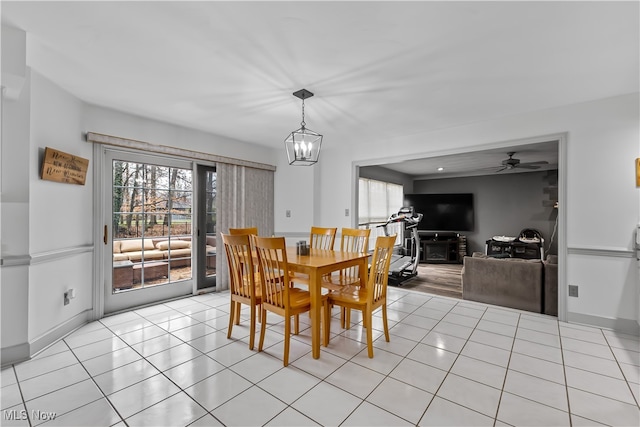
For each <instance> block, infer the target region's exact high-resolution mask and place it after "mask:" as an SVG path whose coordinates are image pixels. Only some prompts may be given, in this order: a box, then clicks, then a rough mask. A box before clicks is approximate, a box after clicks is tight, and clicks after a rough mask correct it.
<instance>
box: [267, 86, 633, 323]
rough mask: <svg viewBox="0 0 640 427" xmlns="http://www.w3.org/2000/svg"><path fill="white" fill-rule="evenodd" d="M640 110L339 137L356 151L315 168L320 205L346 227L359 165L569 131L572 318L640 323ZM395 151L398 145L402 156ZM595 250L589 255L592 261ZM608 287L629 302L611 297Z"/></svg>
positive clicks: (596, 108) (629, 101)
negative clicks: (636, 244)
mask: <svg viewBox="0 0 640 427" xmlns="http://www.w3.org/2000/svg"><path fill="white" fill-rule="evenodd" d="M638 105H639V97H638V94H637V93H635V94H630V95H623V96H618V97H613V98H607V99H601V100H596V101H592V102H585V103H581V104H575V105H569V106H565V107H559V108H553V109H548V110H543V111H537V112H532V113H528V114H519V115H514V116H510V117H505V118H502V119H499V120H491V121H485V122H481V123H474V124H469V125H466V126H459V127H455V128H450V129H442V130H438V131H434V132H430V133H425V134H423V135H421V136H416V135H411V136H401V135H399V136H397V137H395V138H394V139H392V140H385V141H376V142H372V141H349V144H346V143H345V142H344V141H335V142H333V143H332V146H334V147H341V148H344V147H347V148H346V150H347V153H345V152H344V150H338V149H335V148H334V149H331V148H327V149H326V150H323V153H322V161H321V162H320V163H319V164H318V165H316V166H315V167H316V168H320V176H321V181H322V185H321V188H320V192H319V197H318V198H317V199H316V200H317V203H318V204H319V209H320V216H319V218H318V220H319V221H320V222H322V223H325V224H335V225H336V226H343V224H345V222H346V221H345V220H344V216H343V211H344V207H345V206H348V205H349V203H350V201H351V198H352V195H353V192H354V190H353V186H351V185H349V183H350V182H352V180H353V175H354V174H353V169H354V168H353V167H352V161H353V162H354V163H355V164H360V165H373V164H383V163H386V162H393V161H398V160H404V159H411V158H417V157H429V156H436V155H442V154H449V153H453V152H462V151H474V150H478V149H480V147H483V148H489V147H491V146H495V145H496V144H498V143H502V142H504V141H512V140H518V139H523V138H533V137H537V136H541V135H549V134H557V133H563V132H567V133H568V141H567V154H568V165H567V170H566V173H567V206H566V207H565V208H566V213H567V230H566V235H567V247H568V255H567V265H566V268H567V274H566V278H565V280H566V281H567V282H568V283H570V284H577V285H579V286H580V296H579V297H578V298H572V299H571V300H570V301H569V304H568V309H569V312H570V313H577V314H579V315H581V316H583V317H582V319H585V320H588V319H589V318H592V320H593V321H594V322H597V321H603V322H604V321H606V320H607V319H622V320H633V322H634V323H635V324H636V325H637V324H638V311H639V309H638V295H637V292H638V290H637V287H638V269H637V268H635V263H636V260H635V258H634V257H633V256H632V252H633V246H632V241H633V232H634V230H635V227H636V224H637V223H638V215H639V210H638V206H639V198H640V196H639V193H638V189H637V188H636V187H635V175H634V169H633V161H634V159H635V158H636V157H639V151H640V149H639V148H640V147H639V144H638V141H639V140H640V125H639V122H638V120H639V119H638V117H639V116H640V114H639V108H638ZM326 145H327V146H328V145H329V144H326ZM389 147H393V151H392V152H390V150H389ZM281 173H282V174H283V175H286V176H283V177H282V179H281V180H280V181H279V182H280V183H285V185H289V183H290V182H291V181H292V180H293V179H294V178H293V177H294V174H295V171H293V170H292V169H287V170H283V171H281ZM278 194H279V197H283V195H285V194H287V188H279V189H278ZM341 214H342V215H341ZM284 231H287V230H286V229H285V230H284ZM585 251H587V252H589V254H588V255H584V254H583V253H584V252H585ZM583 256H589V257H590V258H592V259H593V260H594V262H591V263H587V265H586V266H585V265H584V263H582V262H581V257H583ZM620 259H622V261H620ZM632 266H633V267H634V268H631V267H632ZM585 268H586V270H585ZM603 275H604V277H609V278H610V279H608V280H607V281H606V283H603V282H602V280H601V278H602V277H603ZM560 280H563V279H562V278H560ZM630 283H631V284H630ZM604 287H606V288H607V289H609V291H610V294H611V295H619V297H616V298H605V299H603V298H601V295H602V292H601V291H602V289H603V288H604ZM595 307H598V308H597V310H596V309H595Z"/></svg>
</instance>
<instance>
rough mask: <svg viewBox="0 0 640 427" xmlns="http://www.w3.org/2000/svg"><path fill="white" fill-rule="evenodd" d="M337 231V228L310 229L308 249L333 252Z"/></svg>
mask: <svg viewBox="0 0 640 427" xmlns="http://www.w3.org/2000/svg"><path fill="white" fill-rule="evenodd" d="M337 230H338V229H337V228H326V227H311V234H310V236H309V247H310V248H316V249H322V250H333V245H334V243H335V241H336V231H337Z"/></svg>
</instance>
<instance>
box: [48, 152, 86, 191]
mask: <svg viewBox="0 0 640 427" xmlns="http://www.w3.org/2000/svg"><path fill="white" fill-rule="evenodd" d="M88 168H89V160H88V159H84V158H82V157H78V156H74V155H72V154H68V153H64V152H62V151H58V150H54V149H53V148H49V147H46V148H45V149H44V160H43V161H42V169H41V170H40V178H41V179H45V180H48V181H55V182H64V183H66V184H77V185H84V182H85V180H86V178H87V169H88Z"/></svg>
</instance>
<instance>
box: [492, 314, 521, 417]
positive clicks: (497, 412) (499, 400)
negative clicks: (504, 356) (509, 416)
mask: <svg viewBox="0 0 640 427" xmlns="http://www.w3.org/2000/svg"><path fill="white" fill-rule="evenodd" d="M521 317H522V316H521V315H520V314H518V321H517V322H516V330H515V332H514V335H513V341H512V342H511V350H510V351H509V360H508V361H507V366H506V368H505V372H504V379H503V380H502V387H501V388H500V397H499V398H498V406H497V407H496V416H495V417H494V419H493V425H494V427H495V425H496V423H497V422H498V414H499V413H500V404H501V403H502V396H503V395H504V386H505V385H506V384H507V376H508V375H509V365H510V364H511V357H512V356H513V348H514V347H515V345H516V336H517V335H518V327H519V326H520V319H521Z"/></svg>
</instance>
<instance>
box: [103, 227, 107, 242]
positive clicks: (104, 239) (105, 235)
mask: <svg viewBox="0 0 640 427" xmlns="http://www.w3.org/2000/svg"><path fill="white" fill-rule="evenodd" d="M102 240H103V241H104V244H105V245H106V244H107V226H106V225H105V226H104V237H103V239H102Z"/></svg>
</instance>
